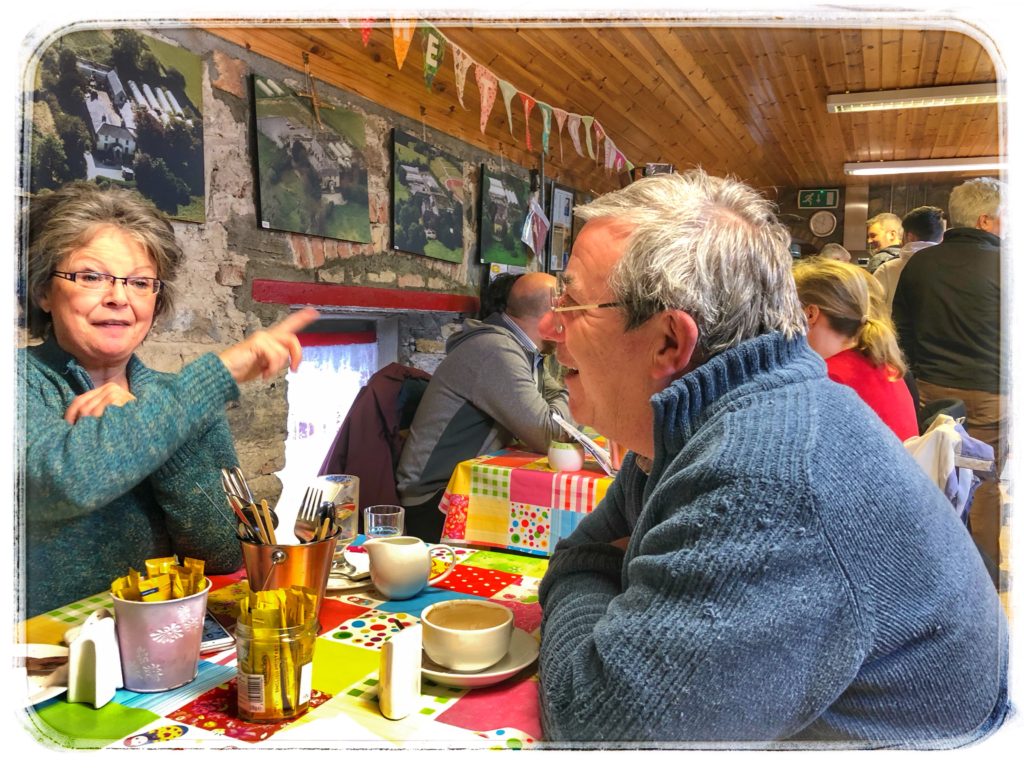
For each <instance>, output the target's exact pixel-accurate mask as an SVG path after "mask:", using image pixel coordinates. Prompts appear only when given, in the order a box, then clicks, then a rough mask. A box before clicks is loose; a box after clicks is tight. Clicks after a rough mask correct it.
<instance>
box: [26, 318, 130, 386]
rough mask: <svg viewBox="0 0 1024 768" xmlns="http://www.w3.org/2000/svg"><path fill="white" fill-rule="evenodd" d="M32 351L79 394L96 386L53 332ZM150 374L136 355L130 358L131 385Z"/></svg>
mask: <svg viewBox="0 0 1024 768" xmlns="http://www.w3.org/2000/svg"><path fill="white" fill-rule="evenodd" d="M31 352H32V354H33V355H35V357H36V358H37V359H38V360H39V361H41V362H42V363H43V364H45V365H46V366H47V367H48V368H50V369H52V370H53V371H55V372H56V373H58V374H60V375H61V376H63V377H64V378H65V379H67V380H68V381H70V382H71V383H72V384H73V385H74V387H75V389H76V391H77V392H78V393H79V394H82V393H83V392H88V391H89V390H90V389H93V388H94V387H95V384H93V381H92V377H91V376H89V372H88V371H86V370H85V368H84V367H82V364H81V363H79V362H78V360H76V359H75V357H74V356H73V355H71V354H70V353H69V352H65V351H64V348H63V347H61V345H60V344H58V343H57V338H56V337H55V336H54V335H53V334H52V333H51V334H50V335H49V336H47V337H46V339H45V340H44V341H43V343H42V344H39V345H38V346H35V347H32V348H31ZM148 374H149V369H148V368H146V366H144V365H143V364H142V361H141V360H139V358H138V357H137V356H136V355H134V354H133V355H132V356H131V357H130V358H129V359H128V366H127V370H126V375H127V376H128V384H129V386H138V385H140V384H143V383H144V382H145V380H146V377H147V375H148Z"/></svg>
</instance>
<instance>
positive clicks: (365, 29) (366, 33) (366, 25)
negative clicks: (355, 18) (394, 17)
mask: <svg viewBox="0 0 1024 768" xmlns="http://www.w3.org/2000/svg"><path fill="white" fill-rule="evenodd" d="M360 31H361V33H362V35H363V48H365V47H366V46H368V45H369V44H370V32H372V31H373V19H363V21H362V28H361V30H360Z"/></svg>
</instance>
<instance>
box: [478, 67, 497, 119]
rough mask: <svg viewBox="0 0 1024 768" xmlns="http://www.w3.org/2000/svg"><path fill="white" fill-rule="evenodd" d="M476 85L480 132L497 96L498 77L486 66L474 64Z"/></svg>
mask: <svg viewBox="0 0 1024 768" xmlns="http://www.w3.org/2000/svg"><path fill="white" fill-rule="evenodd" d="M476 87H477V88H479V89H480V133H483V132H484V129H485V128H486V127H487V118H488V117H489V116H490V114H491V107H493V106H494V97H495V96H497V91H498V78H496V77H495V76H494V73H493V72H491V71H490V70H489V69H487V68H486V67H481V66H480V65H479V64H477V65H476Z"/></svg>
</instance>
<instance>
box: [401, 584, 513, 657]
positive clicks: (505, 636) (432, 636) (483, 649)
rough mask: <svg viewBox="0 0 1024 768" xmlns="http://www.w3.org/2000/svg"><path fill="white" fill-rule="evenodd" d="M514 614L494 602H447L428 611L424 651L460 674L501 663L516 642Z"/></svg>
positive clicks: (424, 634)
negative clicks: (513, 636)
mask: <svg viewBox="0 0 1024 768" xmlns="http://www.w3.org/2000/svg"><path fill="white" fill-rule="evenodd" d="M512 618H513V617H512V611H510V610H509V609H508V608H506V607H505V606H503V605H501V604H499V603H495V602H492V601H490V600H444V601H442V602H440V603H434V604H433V605H431V606H429V607H428V608H426V609H425V610H424V611H423V613H422V614H421V615H420V621H421V622H422V624H423V650H424V652H425V653H426V654H427V656H429V657H430V659H431V661H433V662H434V663H436V664H440V665H441V666H442V667H445V668H446V669H451V670H454V671H456V672H476V671H479V670H481V669H487V668H488V667H490V666H493V665H495V664H497V663H498V662H499V661H501V659H502V658H504V656H505V654H507V653H508V649H509V643H510V642H511V641H512V629H513V622H512Z"/></svg>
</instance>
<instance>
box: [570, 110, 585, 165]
mask: <svg viewBox="0 0 1024 768" xmlns="http://www.w3.org/2000/svg"><path fill="white" fill-rule="evenodd" d="M569 138H570V139H572V145H573V147H575V148H576V154H577V155H579V156H580V157H583V147H582V146H580V116H579V115H577V114H576V113H575V112H573V113H570V114H569Z"/></svg>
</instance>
